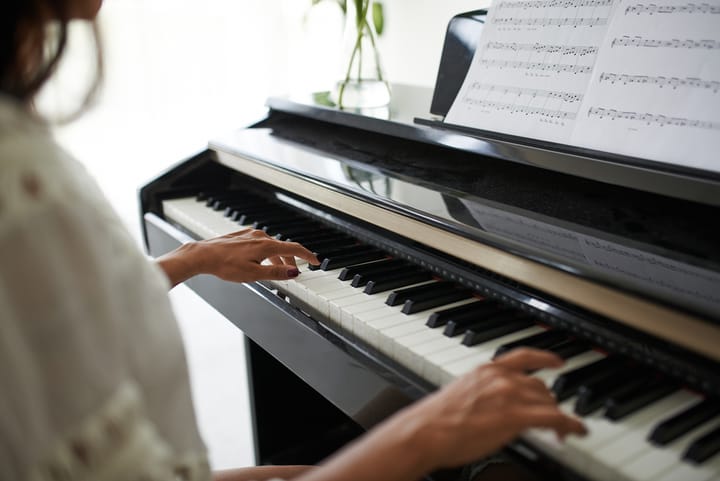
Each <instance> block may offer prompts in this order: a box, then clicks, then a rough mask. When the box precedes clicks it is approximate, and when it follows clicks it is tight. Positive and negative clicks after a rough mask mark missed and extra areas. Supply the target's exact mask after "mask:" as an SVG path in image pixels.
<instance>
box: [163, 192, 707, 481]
mask: <svg viewBox="0 0 720 481" xmlns="http://www.w3.org/2000/svg"><path fill="white" fill-rule="evenodd" d="M163 210H164V214H165V217H166V218H168V219H170V220H172V221H174V222H175V223H177V224H179V225H181V226H182V227H183V228H185V229H186V230H188V231H190V232H192V233H194V234H195V235H197V236H198V237H199V238H210V237H216V236H219V235H224V234H227V233H230V232H234V231H237V230H239V229H241V228H243V227H253V228H258V229H263V230H265V231H266V232H267V233H268V234H269V235H272V236H276V237H278V238H280V239H283V240H291V241H297V242H300V243H302V244H303V245H305V246H306V247H308V248H309V249H310V250H312V251H314V252H316V253H317V254H318V257H319V258H320V260H321V261H322V264H321V266H320V268H311V267H312V266H307V265H305V264H304V263H303V262H299V266H300V267H301V271H303V272H302V274H301V275H300V277H299V278H297V279H294V280H289V281H272V282H271V283H270V284H271V285H273V286H274V287H275V288H276V289H277V290H278V291H279V292H280V293H283V294H286V295H288V296H289V297H290V298H292V299H296V300H297V301H299V303H301V304H302V305H305V306H309V307H310V308H311V310H312V311H314V312H315V313H318V314H319V315H320V317H321V319H318V320H319V321H322V322H325V323H327V324H334V325H336V326H340V327H341V328H342V329H343V330H344V331H345V332H347V333H351V334H352V336H354V337H355V338H357V339H361V340H362V341H364V342H366V343H367V344H369V345H371V346H373V347H374V348H375V349H377V350H379V351H381V352H383V353H384V354H385V355H387V356H388V357H390V358H391V359H394V360H395V361H397V362H398V363H400V364H401V365H403V366H405V367H406V368H408V369H410V370H412V371H414V372H415V373H417V374H418V375H419V376H421V377H422V378H424V379H426V380H428V381H429V382H432V383H434V384H436V385H442V384H446V383H449V382H451V381H453V380H454V379H456V378H458V377H460V376H462V375H463V374H465V373H467V372H468V371H470V370H471V369H473V368H474V367H476V366H478V365H479V364H482V363H485V362H488V361H490V360H492V359H493V357H494V356H496V355H497V354H499V353H502V352H505V351H507V350H510V349H513V348H515V347H519V346H533V347H537V348H542V349H547V350H550V351H553V352H555V353H557V354H558V355H560V356H561V357H563V358H565V359H566V363H565V365H564V366H563V367H562V368H560V369H557V370H542V371H539V372H536V373H534V374H533V375H534V376H536V377H538V378H540V379H542V380H543V381H544V382H545V383H546V384H547V385H548V386H549V387H551V388H552V389H553V391H554V392H555V393H556V396H557V397H558V401H559V403H560V406H561V408H562V409H563V410H564V411H566V412H568V413H572V414H574V415H576V416H579V417H581V418H582V419H583V421H584V422H585V424H586V426H587V427H588V428H589V431H590V434H589V435H588V436H587V437H584V438H578V437H570V438H568V439H566V440H565V442H564V443H559V442H558V441H557V440H556V439H555V437H554V434H553V433H551V432H548V431H544V430H531V431H528V432H526V433H525V434H524V435H523V439H524V440H525V441H526V442H529V443H531V444H533V445H534V446H535V447H536V448H538V449H540V450H542V451H543V452H545V453H547V454H548V455H549V456H551V457H553V458H555V459H557V460H558V461H560V462H562V463H563V464H565V465H567V466H570V467H573V468H575V469H576V471H578V472H580V473H583V474H584V475H586V476H587V477H588V478H590V479H597V480H604V479H612V480H633V481H635V480H650V479H653V480H662V481H675V480H678V481H679V480H682V481H720V456H719V455H718V452H719V451H720V403H718V402H715V401H714V400H708V399H705V398H704V397H703V396H702V395H700V394H697V393H695V392H691V391H690V390H687V389H685V388H683V387H682V386H681V385H679V384H677V383H675V382H674V381H672V380H669V379H666V378H664V377H663V376H662V375H661V374H659V373H657V372H654V371H651V370H649V369H647V368H644V367H642V366H639V365H637V364H635V363H633V362H631V361H629V360H626V359H621V358H619V357H616V356H614V355H607V354H605V353H603V352H600V351H599V350H596V349H593V347H592V346H591V345H589V344H588V343H586V342H584V341H581V340H578V339H574V338H573V337H572V336H569V335H568V334H566V333H564V332H561V331H558V330H553V329H549V328H547V327H546V326H543V325H542V324H540V323H539V322H537V321H536V320H535V319H533V317H532V315H531V314H528V313H526V312H523V311H520V310H518V309H516V308H513V307H510V306H506V305H503V304H502V303H500V302H498V301H496V300H493V299H488V298H483V297H481V296H480V295H478V294H476V293H474V292H472V291H471V290H469V289H467V288H465V287H463V286H460V285H458V284H455V283H453V282H450V281H448V280H444V279H438V278H437V277H435V276H433V275H431V274H430V273H429V272H426V271H424V270H423V269H421V268H420V267H418V266H415V265H412V264H410V263H409V262H406V261H404V260H400V259H393V258H392V257H391V256H390V255H388V254H386V253H385V252H383V251H382V250H380V249H378V248H376V247H373V246H368V245H363V244H362V243H361V242H359V241H357V240H356V239H353V238H352V237H351V236H349V235H347V234H343V233H340V232H339V231H337V230H334V229H332V228H331V227H328V226H326V225H324V224H321V223H320V222H318V221H316V220H314V219H311V218H309V217H307V216H305V215H304V214H302V213H301V212H299V211H296V210H294V209H292V208H291V207H288V206H284V205H277V204H272V203H271V202H270V201H268V200H267V199H264V198H260V197H257V196H254V195H251V194H248V193H246V192H221V193H201V194H199V195H198V196H197V197H188V198H182V199H173V200H166V201H164V202H163Z"/></svg>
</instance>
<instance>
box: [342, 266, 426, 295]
mask: <svg viewBox="0 0 720 481" xmlns="http://www.w3.org/2000/svg"><path fill="white" fill-rule="evenodd" d="M356 277H357V276H356ZM366 277H367V276H366ZM430 279H432V274H431V273H430V272H427V271H415V272H409V273H401V275H397V276H391V277H386V278H385V279H381V280H376V281H368V283H367V285H366V286H365V290H364V291H363V292H365V294H377V293H379V292H385V291H389V290H390V289H397V288H398V287H403V286H409V285H411V284H418V283H420V282H423V281H429V280H430ZM354 285H355V279H353V286H354Z"/></svg>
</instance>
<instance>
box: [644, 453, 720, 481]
mask: <svg viewBox="0 0 720 481" xmlns="http://www.w3.org/2000/svg"><path fill="white" fill-rule="evenodd" d="M719 472H720V455H715V456H713V457H712V458H710V459H708V460H707V461H705V462H704V463H702V464H700V465H694V464H690V463H687V462H685V461H683V462H681V463H679V464H677V465H676V466H675V467H674V468H672V469H670V470H668V471H666V472H665V473H663V474H662V475H661V477H660V478H658V481H714V479H715V478H716V477H717V474H718V473H719Z"/></svg>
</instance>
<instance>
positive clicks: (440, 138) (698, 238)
mask: <svg viewBox="0 0 720 481" xmlns="http://www.w3.org/2000/svg"><path fill="white" fill-rule="evenodd" d="M429 94H430V92H429V91H423V90H422V89H418V88H406V87H403V86H396V87H395V89H394V90H393V95H394V98H395V99H396V101H397V100H398V99H400V100H403V99H405V100H412V99H415V100H417V99H425V100H428V101H429ZM410 103H411V104H412V103H413V102H410ZM270 106H271V107H272V110H271V113H270V115H269V116H268V118H267V119H265V120H264V121H262V122H260V123H258V124H257V125H255V126H253V127H251V128H248V129H243V130H239V131H237V132H234V133H232V134H229V135H227V136H225V137H222V138H219V139H216V140H214V141H212V142H211V147H212V148H214V149H216V150H221V151H225V152H229V153H233V154H237V155H241V156H244V157H249V158H252V159H254V160H257V161H260V162H264V163H268V164H272V165H274V166H275V167H278V168H280V169H283V170H285V171H289V172H292V173H293V174H295V175H299V176H301V177H305V178H307V179H309V180H312V181H313V182H320V183H322V184H324V185H326V186H328V187H330V188H332V189H335V190H340V191H342V192H344V193H348V194H350V195H353V196H355V197H361V198H363V199H365V200H367V201H369V202H373V203H375V204H378V205H382V206H384V207H387V208H389V209H392V210H395V211H401V212H402V213H404V214H406V215H408V216H411V217H413V218H416V219H420V220H422V221H423V222H426V223H429V224H432V225H435V226H439V227H441V228H444V229H447V230H450V231H453V232H455V233H459V234H461V235H463V236H465V237H467V238H471V239H475V240H478V241H479V242H483V243H486V244H489V245H492V246H494V247H498V248H501V249H503V250H506V251H508V252H512V253H514V254H517V255H521V256H523V257H526V258H529V259H532V260H535V261H539V262H541V263H544V264H546V265H551V266H553V267H555V268H558V269H562V270H564V271H566V272H571V273H574V274H576V275H580V276H582V277H585V278H588V279H592V280H594V281H597V282H600V283H604V284H608V285H611V286H615V287H619V288H621V289H623V290H626V291H630V292H633V293H636V294H639V295H641V296H643V297H649V298H651V299H653V300H654V301H655V302H660V303H663V304H667V305H671V306H674V307H676V308H680V309H682V310H686V311H689V312H692V313H695V314H699V315H700V316H702V317H704V318H706V319H709V320H711V321H712V322H716V323H718V322H720V248H718V246H720V229H718V227H717V225H716V220H717V219H719V218H720V208H718V207H717V206H716V205H714V204H707V203H700V202H692V201H688V200H681V199H677V198H672V197H668V196H665V195H658V194H655V193H649V192H644V191H642V190H638V189H630V188H627V187H623V186H619V185H611V184H608V183H604V182H599V181H597V180H590V179H587V178H580V177H576V176H572V175H568V174H564V173H559V172H556V171H554V170H549V169H545V168H538V167H536V166H535V165H533V163H532V162H522V161H521V162H517V161H514V162H508V161H506V160H505V159H504V155H508V154H509V153H510V152H511V149H506V146H503V145H497V144H495V143H493V142H492V141H480V140H478V139H475V138H470V137H464V136H462V135H459V134H457V133H452V134H447V135H446V134H445V133H443V132H440V131H436V130H435V129H429V128H427V127H419V126H417V125H413V124H412V123H409V122H411V120H410V119H411V118H412V117H413V115H414V112H413V111H412V110H411V111H406V110H393V112H394V113H395V117H394V120H379V119H377V118H368V117H365V116H361V115H357V114H351V113H348V112H339V111H335V110H333V109H328V108H325V107H317V108H316V107H313V106H312V105H310V104H305V103H296V102H293V101H291V100H288V99H272V100H271V101H270ZM393 109H397V105H395V106H393ZM297 114H300V115H297ZM403 119H404V120H403ZM383 127H384V128H383ZM448 137H450V138H448ZM463 142H464V143H465V146H466V148H461V145H462V143H463ZM448 144H452V147H451V148H450V147H448ZM476 147H480V148H476ZM503 149H505V150H503ZM530 151H532V149H530V150H525V151H524V152H526V153H527V152H530ZM498 152H500V153H502V154H503V155H492V154H498ZM544 154H545V155H550V152H545V153H544ZM520 159H521V160H523V157H520ZM515 160H517V159H515Z"/></svg>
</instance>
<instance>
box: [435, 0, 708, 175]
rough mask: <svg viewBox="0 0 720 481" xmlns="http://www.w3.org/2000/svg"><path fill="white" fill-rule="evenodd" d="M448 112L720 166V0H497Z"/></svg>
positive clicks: (657, 157)
mask: <svg viewBox="0 0 720 481" xmlns="http://www.w3.org/2000/svg"><path fill="white" fill-rule="evenodd" d="M445 122H446V123H447V124H453V125H460V126H465V127H471V128H474V129H480V130H485V131H492V132H499V133H503V134H509V135H515V136H522V137H526V138H531V139H537V140H542V141H548V142H555V143H560V144H565V145H572V146H576V147H582V148H588V149H593V150H598V151H603V152H609V153H613V154H620V155H624V156H630V157H637V158H641V159H647V160H653V161H660V162H665V163H668V164H673V165H679V166H683V167H690V168H695V169H702V170H706V171H714V172H720V158H718V152H720V0H707V1H701V2H693V1H691V0H653V1H652V2H648V1H644V0H496V1H495V3H494V4H493V8H491V9H490V13H489V15H488V19H487V22H486V25H485V27H484V29H483V33H482V36H481V40H480V43H479V45H478V48H477V50H476V53H475V56H474V58H473V61H472V65H471V67H470V69H469V71H468V74H467V76H466V78H465V81H464V83H463V86H462V88H461V89H460V92H459V93H458V95H457V98H456V99H455V102H454V103H453V105H452V107H451V109H450V111H449V112H448V115H447V116H446V118H445Z"/></svg>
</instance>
